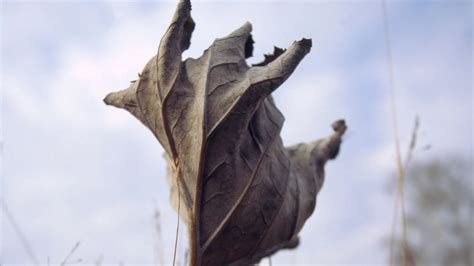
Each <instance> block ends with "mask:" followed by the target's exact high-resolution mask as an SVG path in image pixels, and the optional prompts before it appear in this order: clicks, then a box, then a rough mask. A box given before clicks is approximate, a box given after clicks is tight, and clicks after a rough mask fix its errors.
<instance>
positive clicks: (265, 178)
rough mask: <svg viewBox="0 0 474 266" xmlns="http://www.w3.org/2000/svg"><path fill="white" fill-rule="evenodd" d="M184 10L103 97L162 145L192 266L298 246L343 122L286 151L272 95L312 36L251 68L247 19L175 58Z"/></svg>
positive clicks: (184, 44) (182, 7) (190, 24)
mask: <svg viewBox="0 0 474 266" xmlns="http://www.w3.org/2000/svg"><path fill="white" fill-rule="evenodd" d="M190 11H191V4H190V2H189V1H186V0H181V1H179V4H178V7H177V9H176V12H175V15H174V17H173V20H172V23H171V24H170V26H169V28H168V30H167V31H166V33H165V35H164V36H163V38H162V39H161V43H160V45H159V49H158V54H157V55H156V56H154V57H153V58H151V59H150V61H149V62H148V63H147V64H146V66H145V68H144V69H143V71H142V73H141V74H140V76H139V79H138V80H137V81H134V82H132V84H131V85H130V87H129V88H127V89H125V90H122V91H119V92H115V93H110V94H109V95H107V97H106V98H105V99H104V101H105V103H106V104H109V105H113V106H115V107H119V108H123V109H126V110H127V111H129V112H130V113H131V114H133V115H134V116H135V117H136V118H137V119H138V120H140V121H141V122H142V123H143V124H144V125H145V126H147V127H148V128H149V129H150V130H151V131H152V132H153V134H154V135H155V137H156V138H157V139H158V141H159V142H160V143H161V145H162V146H163V147H164V149H165V153H166V157H167V158H168V162H169V169H168V176H169V179H170V184H171V187H172V197H173V199H172V201H173V202H174V203H176V202H177V198H176V197H178V191H177V190H178V187H179V188H180V193H179V195H181V208H180V209H181V217H182V218H183V220H184V221H185V223H186V224H187V225H188V228H189V231H190V235H189V237H190V245H191V247H190V263H191V265H224V264H225V265H242V264H244V265H245V264H250V263H256V262H258V261H259V260H260V259H261V258H263V257H265V256H268V255H271V254H273V253H275V252H276V251H278V250H279V249H282V248H294V247H296V246H297V244H298V241H299V240H298V233H299V231H300V230H301V228H302V226H303V224H304V222H305V221H306V220H307V219H308V217H309V216H310V215H311V214H312V212H313V210H314V208H315V204H316V195H317V193H318V191H319V190H320V188H321V186H322V183H323V179H324V164H325V163H326V161H327V160H329V159H333V158H335V157H336V155H337V153H338V150H339V145H340V143H341V137H342V135H343V134H344V131H345V129H346V126H345V124H344V121H343V120H339V121H337V122H335V123H334V124H333V128H334V133H333V134H332V135H331V136H329V137H328V138H326V139H323V140H319V141H316V142H313V143H309V144H299V145H296V146H293V147H289V148H285V147H284V146H283V143H282V140H281V137H280V131H281V128H282V126H283V121H284V117H283V115H282V114H281V113H280V111H279V110H278V108H277V107H276V106H275V103H274V101H273V99H272V96H271V93H272V92H273V91H274V90H275V89H277V88H278V87H279V86H280V85H281V84H282V83H283V82H284V81H285V80H286V79H287V78H288V77H289V76H290V74H291V73H292V72H293V71H294V69H295V68H296V66H297V65H298V63H299V62H300V61H301V60H302V59H303V57H304V56H305V55H306V54H307V53H308V52H309V51H310V48H311V40H308V39H302V40H300V41H296V42H294V43H293V44H292V45H291V46H290V47H289V48H288V49H287V50H283V49H280V48H277V47H275V51H274V53H273V54H270V55H266V56H265V60H264V61H263V62H262V63H260V64H256V65H254V66H252V67H250V66H248V65H247V63H246V61H245V59H246V58H248V57H250V56H251V55H252V50H253V40H252V35H251V29H252V27H251V24H250V23H245V24H244V25H243V26H242V27H240V28H239V29H237V30H236V31H234V32H232V33H231V34H229V35H228V36H226V37H224V38H220V39H216V40H215V41H214V43H213V44H212V45H211V46H210V47H209V48H208V49H207V50H205V51H204V54H203V55H202V56H201V57H199V58H197V59H193V58H188V59H186V60H184V61H182V58H181V54H182V52H183V51H184V50H186V49H187V48H188V47H189V45H190V39H191V33H192V31H193V29H194V21H193V19H192V18H191V15H190ZM178 182H179V186H177V184H178Z"/></svg>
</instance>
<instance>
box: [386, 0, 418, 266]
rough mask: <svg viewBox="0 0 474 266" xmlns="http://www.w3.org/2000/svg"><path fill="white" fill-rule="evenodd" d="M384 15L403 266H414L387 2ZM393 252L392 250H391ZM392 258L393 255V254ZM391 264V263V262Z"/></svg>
mask: <svg viewBox="0 0 474 266" xmlns="http://www.w3.org/2000/svg"><path fill="white" fill-rule="evenodd" d="M382 15H383V29H384V37H385V46H386V55H387V61H388V62H387V63H388V64H387V66H388V77H389V86H390V103H391V118H392V125H393V132H394V141H395V151H396V163H397V179H398V194H399V195H398V200H399V202H400V209H401V219H402V243H403V244H402V245H403V248H402V250H403V265H414V261H413V258H412V256H411V255H410V254H409V253H410V251H409V248H408V242H407V221H406V212H405V191H404V186H405V184H404V183H405V181H404V179H405V169H404V167H403V164H402V156H401V151H400V138H399V135H398V123H397V105H396V97H395V85H394V74H393V73H394V71H393V61H392V48H391V42H390V31H389V24H388V15H387V6H386V3H385V0H382ZM391 250H392V249H391ZM390 257H391V258H392V257H393V255H392V254H391V255H390ZM390 263H391V261H390Z"/></svg>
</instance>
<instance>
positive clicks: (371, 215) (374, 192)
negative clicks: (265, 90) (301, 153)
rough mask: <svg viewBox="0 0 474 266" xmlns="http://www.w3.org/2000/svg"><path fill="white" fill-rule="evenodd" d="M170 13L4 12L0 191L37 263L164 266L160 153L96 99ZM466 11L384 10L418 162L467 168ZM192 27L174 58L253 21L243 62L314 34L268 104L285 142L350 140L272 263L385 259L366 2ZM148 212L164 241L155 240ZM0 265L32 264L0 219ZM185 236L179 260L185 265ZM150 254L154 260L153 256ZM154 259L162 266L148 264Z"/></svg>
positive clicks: (381, 118) (251, 14)
mask: <svg viewBox="0 0 474 266" xmlns="http://www.w3.org/2000/svg"><path fill="white" fill-rule="evenodd" d="M174 7H175V6H174V2H172V1H168V2H132V1H130V2H115V1H105V2H98V1H81V2H78V1H76V2H59V1H54V2H53V1H51V2H46V1H41V2H39V1H38V2H13V1H2V3H1V17H2V18H1V88H2V96H1V98H2V125H1V128H2V141H3V142H2V143H3V153H2V157H1V158H2V166H1V170H2V183H1V188H2V190H1V193H2V194H1V196H2V199H3V200H4V201H5V203H6V204H7V205H8V207H9V209H10V211H11V212H12V214H13V215H14V216H15V218H16V220H17V222H18V224H19V226H20V227H21V228H22V230H23V233H24V234H25V235H26V237H27V238H28V240H29V242H30V244H31V246H32V247H33V249H34V253H35V254H36V257H37V258H38V260H40V261H41V262H43V263H46V261H47V258H48V257H50V260H51V262H52V263H59V262H61V261H62V259H64V258H65V257H66V255H67V254H68V252H69V251H70V249H71V248H72V246H73V245H74V244H75V243H76V242H77V241H81V245H80V247H79V249H78V250H77V252H76V253H75V254H74V258H73V260H74V259H77V258H81V259H83V260H84V261H86V262H89V263H93V262H94V261H95V260H97V259H98V258H99V257H100V256H101V254H102V255H103V257H104V262H105V263H111V264H117V263H119V262H124V263H126V264H128V265H132V264H153V263H171V256H172V246H173V241H174V230H175V220H176V215H175V213H174V211H173V210H172V209H171V208H170V206H169V201H168V199H169V191H168V187H167V184H166V181H165V178H164V176H165V164H164V161H163V159H162V152H163V150H162V148H161V147H160V146H159V143H158V142H157V141H156V140H155V139H154V138H153V136H152V134H150V132H148V130H147V129H146V128H145V127H143V126H142V125H141V124H140V123H139V122H138V121H136V119H134V118H133V117H131V116H130V115H129V114H127V113H125V112H124V111H122V110H118V109H115V108H112V107H107V106H105V105H104V104H103V103H102V98H103V97H104V96H105V94H107V93H108V92H111V91H116V90H119V89H123V88H126V87H127V86H128V83H129V81H130V80H134V79H135V78H136V75H137V73H138V72H139V71H141V69H142V68H143V66H144V65H145V63H146V62H147V60H148V59H149V58H150V57H151V56H152V55H153V54H154V53H155V52H156V48H157V46H158V42H159V40H160V38H161V36H162V34H163V33H164V31H165V29H166V27H167V25H168V23H169V21H170V19H171V16H172V14H173V11H174ZM472 8H473V7H472V3H471V2H470V1H436V2H435V1H397V2H390V1H389V4H388V14H389V23H390V31H391V45H392V52H393V59H394V75H395V87H396V97H397V104H398V105H397V108H398V109H397V111H398V112H397V115H398V119H399V126H400V135H401V142H402V147H406V146H407V145H408V141H409V138H410V133H411V128H412V126H413V121H414V118H415V115H419V116H420V120H421V128H420V136H419V145H420V147H421V146H423V145H431V146H432V148H431V149H430V150H429V151H425V152H422V151H421V150H419V151H416V153H415V159H416V160H429V159H430V158H439V157H442V156H446V155H462V156H465V157H469V158H470V159H471V160H472V147H473V146H472V145H473V142H472V125H473V123H474V120H473V116H472V103H473V95H472V62H473V57H472V34H473V28H472V19H473V17H472V10H473V9H472ZM192 15H193V18H194V20H195V22H196V24H197V27H196V30H195V31H194V34H193V39H192V45H191V48H190V49H189V50H188V51H186V52H185V54H184V57H188V56H190V57H198V56H199V55H200V54H201V53H202V51H203V50H204V49H206V48H207V46H208V45H209V44H210V43H212V41H213V40H214V39H215V38H217V37H222V36H225V35H227V34H228V33H229V32H231V31H233V30H234V29H235V28H237V27H238V26H240V25H242V24H243V23H244V22H245V21H250V22H252V24H253V28H254V30H253V36H254V40H255V41H256V43H255V50H254V57H253V58H250V59H249V61H250V62H251V63H252V62H256V61H260V60H261V59H262V54H263V53H267V52H270V51H272V50H273V45H277V46H279V47H288V46H289V45H290V44H291V43H292V42H293V41H294V40H297V39H300V38H302V37H309V38H312V39H313V44H314V45H313V48H312V51H311V53H310V54H309V55H308V56H307V57H306V58H305V59H304V60H303V62H302V63H301V64H300V66H299V67H298V69H297V70H296V71H295V73H294V74H293V75H292V77H291V78H290V79H289V80H288V81H287V82H286V83H285V84H284V85H282V86H281V87H280V88H279V89H278V90H277V91H276V92H275V93H274V96H275V99H276V102H277V106H278V107H279V108H280V109H281V111H282V112H283V114H284V115H285V117H286V122H285V126H284V128H283V132H282V137H283V140H284V142H285V143H286V144H287V145H291V144H295V143H298V142H304V141H311V140H313V139H317V138H320V137H324V136H326V135H328V134H329V133H330V127H329V125H330V124H331V122H332V121H334V120H336V119H338V118H341V117H342V118H345V119H346V121H347V123H348V126H349V131H348V132H347V136H346V138H345V142H344V143H343V147H342V151H341V154H340V156H339V157H338V159H337V160H335V161H332V162H330V163H329V164H328V165H327V168H326V170H327V171H326V182H325V184H324V186H323V189H322V191H321V192H320V194H319V196H318V206H317V208H316V211H315V213H314V214H313V217H311V218H310V220H309V221H308V222H307V223H306V225H305V227H304V229H303V231H302V233H301V239H302V242H301V246H300V247H299V248H298V249H297V250H295V251H291V252H286V251H284V252H280V253H279V254H278V255H276V256H274V257H273V259H272V260H273V263H274V264H277V263H281V264H285V263H286V264H294V263H300V264H303V263H306V264H324V265H326V264H334V265H336V264H339V265H340V264H363V265H368V264H372V265H379V264H380V265H382V264H386V261H387V249H386V247H385V246H384V237H386V236H387V235H388V233H389V230H390V225H391V219H392V216H391V215H392V208H393V197H392V195H390V193H388V192H387V190H388V189H387V184H388V183H390V182H391V178H393V175H392V174H391V173H392V172H393V171H394V169H395V160H394V158H395V149H394V145H393V132H392V126H391V120H390V104H389V103H390V101H389V87H388V78H387V75H388V74H387V60H386V54H385V53H386V50H385V49H386V47H385V45H384V36H383V24H382V23H383V21H382V11H381V4H380V2H379V1H360V2H356V1H335V2H327V1H305V2H282V1H279V2H270V1H259V2H257V1H239V2H231V3H223V2H204V1H195V2H193V11H192ZM155 208H158V209H159V211H160V218H161V221H162V226H161V235H160V236H159V237H156V236H155V235H154V229H153V219H152V217H153V211H154V209H155ZM1 229H2V230H1V253H0V260H1V261H0V262H1V263H2V264H13V263H29V262H30V260H29V259H28V256H27V255H26V253H25V251H24V249H23V247H22V245H21V243H20V241H19V239H18V237H17V235H16V234H14V232H13V231H12V227H11V226H10V224H9V223H8V221H6V220H5V219H2V226H1ZM185 236H186V234H185V230H184V229H183V230H182V232H181V235H180V237H181V239H182V241H181V244H180V245H181V246H180V247H181V248H180V251H179V252H180V254H181V256H182V254H184V249H185V245H186V244H185V241H184V238H185ZM156 249H159V252H156V251H155V250H156ZM157 255H158V256H159V257H160V258H157Z"/></svg>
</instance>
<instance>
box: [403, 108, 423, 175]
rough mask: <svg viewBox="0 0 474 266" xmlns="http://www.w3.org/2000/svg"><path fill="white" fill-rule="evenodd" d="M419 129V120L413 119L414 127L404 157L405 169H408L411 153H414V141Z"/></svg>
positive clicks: (417, 118)
mask: <svg viewBox="0 0 474 266" xmlns="http://www.w3.org/2000/svg"><path fill="white" fill-rule="evenodd" d="M419 128H420V118H419V117H418V116H416V117H415V125H414V126H413V131H412V133H411V140H410V145H409V146H408V151H407V156H406V157H405V169H408V164H409V163H410V161H411V160H412V158H413V152H414V151H415V147H416V141H417V139H418V137H417V136H418V129H419Z"/></svg>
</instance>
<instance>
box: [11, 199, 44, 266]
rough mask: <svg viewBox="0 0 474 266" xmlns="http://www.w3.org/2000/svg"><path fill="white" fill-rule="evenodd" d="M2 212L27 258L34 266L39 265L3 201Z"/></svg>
mask: <svg viewBox="0 0 474 266" xmlns="http://www.w3.org/2000/svg"><path fill="white" fill-rule="evenodd" d="M2 210H3V213H4V214H5V218H7V220H8V222H9V223H10V225H11V226H12V228H13V231H14V232H15V234H16V235H17V236H18V238H19V239H20V242H21V245H22V246H23V249H24V250H25V252H26V254H27V255H28V257H29V258H30V260H31V262H32V263H33V264H34V265H40V263H39V261H38V259H37V257H36V255H35V252H34V251H33V248H32V247H31V245H30V243H29V241H28V239H27V238H26V237H25V234H23V232H22V230H21V228H20V226H19V225H18V223H17V222H16V221H15V218H14V217H13V214H12V213H11V212H10V210H9V209H8V207H7V204H6V202H5V201H3V200H2Z"/></svg>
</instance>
